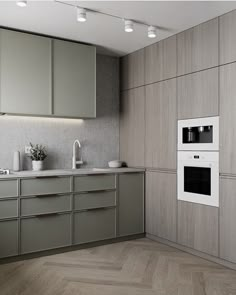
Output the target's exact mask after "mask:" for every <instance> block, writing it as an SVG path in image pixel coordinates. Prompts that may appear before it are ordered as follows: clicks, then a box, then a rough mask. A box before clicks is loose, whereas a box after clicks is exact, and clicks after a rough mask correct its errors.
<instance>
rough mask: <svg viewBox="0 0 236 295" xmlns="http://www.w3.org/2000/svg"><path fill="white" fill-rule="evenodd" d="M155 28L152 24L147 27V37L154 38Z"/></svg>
mask: <svg viewBox="0 0 236 295" xmlns="http://www.w3.org/2000/svg"><path fill="white" fill-rule="evenodd" d="M156 36H157V35H156V28H155V27H154V26H149V27H148V37H149V38H156Z"/></svg>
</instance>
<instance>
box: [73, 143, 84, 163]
mask: <svg viewBox="0 0 236 295" xmlns="http://www.w3.org/2000/svg"><path fill="white" fill-rule="evenodd" d="M76 145H78V147H79V150H81V144H80V142H79V140H78V139H76V140H75V141H74V143H73V155H72V169H76V167H77V165H82V164H83V161H82V157H81V156H80V160H76ZM79 155H80V154H79Z"/></svg>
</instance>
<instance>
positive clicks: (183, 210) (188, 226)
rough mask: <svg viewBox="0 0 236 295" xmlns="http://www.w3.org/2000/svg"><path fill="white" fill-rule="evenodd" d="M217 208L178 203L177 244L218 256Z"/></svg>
mask: <svg viewBox="0 0 236 295" xmlns="http://www.w3.org/2000/svg"><path fill="white" fill-rule="evenodd" d="M218 229H219V218H218V208H216V207H211V206H205V205H200V204H194V203H190V202H183V201H178V243H179V244H181V245H184V246H187V247H190V248H193V249H195V250H198V251H201V252H205V253H208V254H210V255H214V256H218V238H219V237H218Z"/></svg>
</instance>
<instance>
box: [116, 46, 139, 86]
mask: <svg viewBox="0 0 236 295" xmlns="http://www.w3.org/2000/svg"><path fill="white" fill-rule="evenodd" d="M142 85H144V49H140V50H138V51H135V52H133V53H131V54H129V55H126V56H124V57H122V58H121V90H127V89H130V88H134V87H138V86H142Z"/></svg>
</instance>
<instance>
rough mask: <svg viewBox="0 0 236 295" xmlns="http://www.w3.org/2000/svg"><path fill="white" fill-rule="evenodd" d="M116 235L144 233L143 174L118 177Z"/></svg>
mask: <svg viewBox="0 0 236 295" xmlns="http://www.w3.org/2000/svg"><path fill="white" fill-rule="evenodd" d="M118 183H119V184H118V185H119V191H118V194H119V199H118V212H119V213H118V233H119V236H127V235H132V234H139V233H143V232H144V174H143V173H133V174H121V175H119V181H118Z"/></svg>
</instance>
